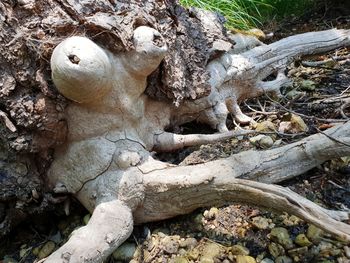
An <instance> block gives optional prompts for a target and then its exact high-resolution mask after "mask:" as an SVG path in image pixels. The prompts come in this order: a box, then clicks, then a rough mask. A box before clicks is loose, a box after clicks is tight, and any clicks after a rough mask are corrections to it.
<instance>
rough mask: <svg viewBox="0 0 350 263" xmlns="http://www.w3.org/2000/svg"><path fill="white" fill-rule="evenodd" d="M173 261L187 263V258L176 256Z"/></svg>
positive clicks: (174, 262)
mask: <svg viewBox="0 0 350 263" xmlns="http://www.w3.org/2000/svg"><path fill="white" fill-rule="evenodd" d="M172 262H173V263H188V260H187V259H186V258H185V257H176V258H174V260H173V261H172Z"/></svg>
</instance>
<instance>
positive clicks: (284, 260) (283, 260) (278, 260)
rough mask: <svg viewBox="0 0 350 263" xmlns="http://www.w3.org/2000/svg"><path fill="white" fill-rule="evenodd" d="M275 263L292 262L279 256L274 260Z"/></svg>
mask: <svg viewBox="0 0 350 263" xmlns="http://www.w3.org/2000/svg"><path fill="white" fill-rule="evenodd" d="M275 263H293V260H292V259H291V258H290V257H287V256H281V257H278V258H276V259H275Z"/></svg>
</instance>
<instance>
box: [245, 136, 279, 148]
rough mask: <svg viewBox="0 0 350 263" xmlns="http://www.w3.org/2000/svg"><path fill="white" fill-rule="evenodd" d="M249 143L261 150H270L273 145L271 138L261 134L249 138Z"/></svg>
mask: <svg viewBox="0 0 350 263" xmlns="http://www.w3.org/2000/svg"><path fill="white" fill-rule="evenodd" d="M249 141H250V142H251V143H252V144H253V145H255V146H256V147H260V148H262V149H267V148H270V147H271V146H272V145H273V140H272V138H271V137H270V136H267V135H262V134H260V135H257V136H254V137H252V138H250V139H249Z"/></svg>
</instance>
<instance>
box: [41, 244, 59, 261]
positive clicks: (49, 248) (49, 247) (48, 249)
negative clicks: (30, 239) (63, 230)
mask: <svg viewBox="0 0 350 263" xmlns="http://www.w3.org/2000/svg"><path fill="white" fill-rule="evenodd" d="M55 246H56V244H55V243H54V242H53V241H47V242H46V243H45V244H44V245H43V246H42V247H41V249H40V251H39V253H38V259H43V258H46V257H48V256H49V255H50V254H51V253H52V252H53V251H54V249H55Z"/></svg>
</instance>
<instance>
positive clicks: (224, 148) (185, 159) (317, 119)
mask: <svg viewBox="0 0 350 263" xmlns="http://www.w3.org/2000/svg"><path fill="white" fill-rule="evenodd" d="M331 27H337V28H349V27H350V11H349V9H348V10H346V9H342V8H332V7H329V9H328V10H326V11H325V10H324V9H321V10H318V12H315V11H313V12H312V13H309V14H307V15H306V16H304V17H302V18H292V19H288V20H287V21H283V22H282V23H273V22H271V23H270V24H269V25H265V26H264V29H265V31H266V33H270V32H273V37H272V38H271V39H268V40H267V41H275V40H276V39H280V38H282V37H286V36H288V35H292V34H297V33H302V32H306V31H313V30H323V29H328V28H331ZM288 75H289V76H290V77H291V78H292V79H293V85H292V86H290V87H288V88H286V89H284V90H283V91H282V93H283V97H282V98H271V97H268V96H266V97H260V98H258V99H254V100H250V101H247V102H244V103H243V104H242V109H243V111H244V112H245V113H248V114H249V115H250V116H251V117H253V118H254V120H255V121H256V124H254V125H252V126H253V127H250V128H255V129H260V130H261V131H271V130H272V131H276V133H275V134H274V135H271V136H268V137H270V138H271V139H272V140H270V139H268V141H269V140H270V141H272V143H270V144H269V143H266V141H265V142H264V141H262V140H259V139H256V138H255V139H254V138H252V137H247V138H239V139H232V140H227V141H224V142H220V143H216V144H212V145H204V146H201V147H198V148H188V149H185V150H183V151H181V152H178V153H176V154H167V155H162V156H159V158H160V159H162V160H168V161H170V162H173V163H186V164H190V163H201V162H205V161H208V160H213V159H217V158H221V157H226V156H229V155H231V154H233V153H236V152H239V151H242V150H245V149H250V148H254V147H255V148H257V149H265V148H270V147H277V146H279V145H283V144H287V143H290V142H292V141H295V140H298V139H300V138H302V137H305V136H308V135H310V134H313V133H317V132H322V130H325V129H327V128H329V127H332V126H333V125H334V124H335V123H339V122H345V121H347V120H348V119H349V118H350V49H349V48H343V49H338V50H335V51H333V52H330V53H328V54H324V55H318V56H310V57H304V58H300V60H298V61H296V62H295V63H294V64H293V65H291V66H290V67H289V69H288ZM298 116H299V117H298ZM235 125H236V124H235V123H234V121H232V120H230V119H229V120H228V126H229V127H230V128H234V127H235ZM243 128H244V127H243ZM182 129H183V132H185V133H191V132H196V129H197V130H198V129H200V130H201V132H203V130H204V129H205V130H206V132H212V131H211V130H210V129H209V128H208V127H202V126H199V125H193V124H188V125H186V126H184V127H182ZM283 185H284V186H288V187H289V188H291V189H292V190H294V191H296V192H298V193H299V194H301V195H303V196H306V197H307V198H308V199H310V200H312V201H314V202H316V203H318V204H321V205H323V206H326V207H328V208H332V209H350V190H349V189H350V157H347V158H341V159H338V160H332V161H330V162H327V163H325V164H323V165H321V166H319V167H317V168H315V169H313V170H311V171H309V172H308V173H307V174H305V175H303V176H300V177H299V178H297V179H293V180H291V181H288V182H284V183H283ZM67 207H68V202H66V203H65V204H62V205H61V206H60V207H59V209H57V210H55V211H52V212H50V213H48V214H45V215H38V216H37V217H34V218H32V219H31V220H30V221H27V222H25V223H23V224H22V225H21V226H20V227H18V228H17V229H16V230H15V231H14V232H13V233H11V234H10V235H9V236H8V237H7V238H6V239H4V240H1V242H0V259H3V260H2V261H1V260H0V262H4V263H5V262H7V263H9V262H34V261H35V262H38V261H39V258H44V257H45V256H47V255H49V254H50V253H51V252H52V251H54V249H55V248H57V247H58V246H59V245H60V244H62V243H63V242H64V241H65V240H66V239H67V238H68V237H69V234H70V233H71V231H73V230H74V229H75V228H77V227H79V226H81V225H83V224H84V223H86V222H87V220H88V219H89V215H88V212H87V211H86V210H85V209H84V208H83V207H81V206H80V205H79V204H78V203H77V202H76V201H75V200H71V201H70V215H69V216H66V215H65V214H66V212H67ZM286 212H288V211H286ZM348 223H349V224H350V222H348ZM87 242H88V241H87ZM123 253H124V254H123ZM128 253H129V255H128ZM130 261H132V262H174V263H175V262H176V263H182V262H184V263H186V262H225V263H227V262H264V263H267V262H339V263H341V262H350V248H349V244H346V243H344V242H343V241H341V240H337V239H335V238H334V237H332V236H329V235H328V234H327V233H324V232H322V231H321V230H319V229H317V228H316V227H314V226H310V225H308V224H307V223H305V222H303V221H302V220H300V219H298V218H297V217H295V216H291V215H288V214H287V213H285V214H278V213H274V212H273V211H264V210H261V209H258V208H256V207H250V206H245V205H242V204H228V206H225V207H221V208H215V207H214V208H206V209H202V210H198V211H195V212H193V213H192V214H190V215H186V216H181V217H177V218H174V219H172V220H167V221H162V222H158V223H152V224H146V225H142V226H136V227H135V230H134V233H133V235H132V236H131V237H130V238H129V240H128V241H127V244H126V245H125V246H123V248H121V249H119V250H118V251H117V252H116V253H114V255H113V256H111V258H110V259H109V261H108V262H130Z"/></svg>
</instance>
